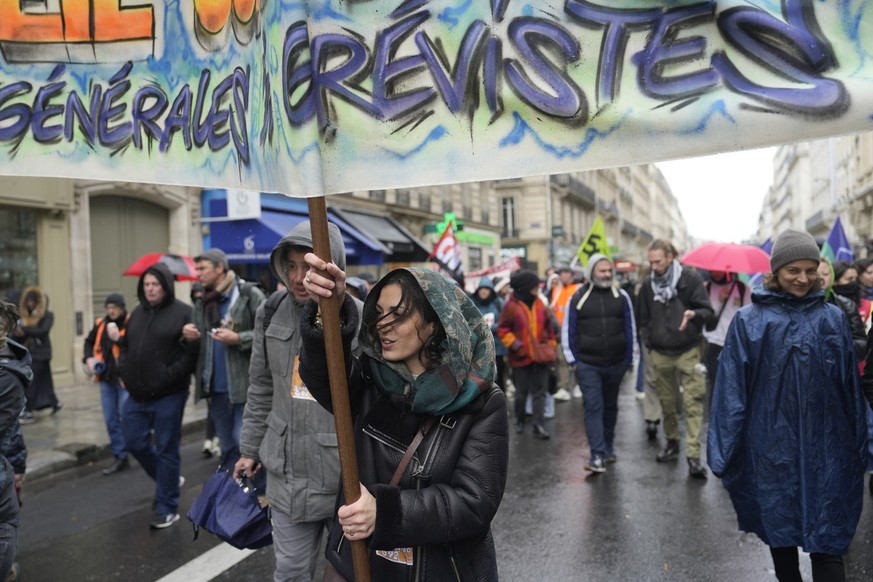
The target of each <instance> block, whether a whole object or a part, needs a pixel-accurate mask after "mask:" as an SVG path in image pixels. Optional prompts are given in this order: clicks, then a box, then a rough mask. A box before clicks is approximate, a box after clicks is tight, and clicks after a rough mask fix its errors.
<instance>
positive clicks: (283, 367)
mask: <svg viewBox="0 0 873 582" xmlns="http://www.w3.org/2000/svg"><path fill="white" fill-rule="evenodd" d="M264 335H265V336H266V339H267V360H268V361H269V362H270V371H271V372H273V373H274V374H277V375H279V376H282V377H287V376H288V373H289V370H290V369H291V359H292V357H293V354H292V353H291V337H292V336H293V335H294V328H293V327H290V326H287V325H282V324H281V323H276V322H270V327H268V328H267V331H266V332H265V334H264Z"/></svg>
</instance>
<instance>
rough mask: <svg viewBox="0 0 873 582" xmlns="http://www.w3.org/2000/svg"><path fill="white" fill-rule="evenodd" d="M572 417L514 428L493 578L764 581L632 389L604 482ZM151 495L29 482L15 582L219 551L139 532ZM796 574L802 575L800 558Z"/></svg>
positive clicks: (191, 445)
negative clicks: (657, 433)
mask: <svg viewBox="0 0 873 582" xmlns="http://www.w3.org/2000/svg"><path fill="white" fill-rule="evenodd" d="M581 419H582V403H581V401H580V400H573V401H571V402H566V403H559V404H558V405H557V416H556V418H555V419H554V420H550V421H548V426H547V428H548V429H549V430H551V431H552V439H551V440H550V441H540V440H536V439H534V438H533V437H532V435H531V432H530V429H529V428H528V430H527V432H526V433H525V434H524V435H515V434H514V433H513V434H512V437H511V458H510V474H509V478H508V484H507V489H506V495H505V497H504V500H503V503H502V505H501V508H500V511H499V513H498V516H497V518H496V520H495V522H494V524H493V530H494V536H495V541H496V544H497V552H498V560H499V567H500V574H501V580H504V581H520V582H527V581H538V582H550V581H559V580H584V581H590V582H598V581H622V580H640V581H661V580H664V581H668V580H669V581H701V582H703V581H710V580H711V581H738V580H739V581H758V580H761V581H768V580H775V577H774V576H773V573H772V566H771V562H770V557H769V553H768V551H767V548H766V547H765V546H764V545H763V544H762V543H761V542H760V541H758V539H757V538H756V537H755V536H752V535H745V534H741V533H740V532H738V531H737V529H736V517H735V515H734V512H733V508H732V507H731V504H730V500H729V499H728V496H727V493H726V492H725V491H724V489H723V487H722V486H721V484H720V483H719V481H718V480H717V479H715V478H713V477H712V476H710V479H709V480H708V481H706V482H702V481H696V480H691V479H689V478H688V477H687V467H686V466H685V464H684V461H681V462H679V463H673V464H666V465H662V464H658V463H656V462H655V460H654V457H655V454H656V453H657V450H658V445H657V443H650V442H648V441H647V440H646V438H645V435H644V423H643V420H642V406H641V404H640V403H639V402H638V401H636V400H635V399H634V397H633V395H632V394H631V393H627V394H622V396H621V400H620V413H619V426H618V430H617V439H616V454H617V455H618V462H617V463H616V464H615V465H610V466H609V470H608V472H607V473H605V474H603V475H596V476H595V475H591V474H590V473H587V472H586V471H584V469H583V464H584V460H585V456H586V455H587V451H586V450H585V436H584V427H583V424H582V420H581ZM182 466H183V473H184V474H185V476H186V478H187V484H186V486H185V487H184V488H183V491H182V507H183V508H184V509H185V510H187V508H188V507H189V506H190V504H191V502H192V501H193V499H194V497H196V495H197V493H198V492H199V491H200V487H201V484H202V483H203V482H204V481H205V480H206V479H207V478H208V476H209V475H210V474H211V473H212V471H213V470H214V466H215V464H214V463H213V462H212V461H207V460H204V459H202V458H201V457H200V451H199V441H197V442H194V441H193V440H191V441H190V442H187V443H185V444H184V446H183V464H182ZM152 489H153V486H152V483H151V481H150V480H149V479H148V477H146V476H145V474H144V473H143V472H142V471H141V470H140V469H138V468H136V469H133V470H130V471H127V472H125V473H123V474H121V475H116V476H112V477H103V476H101V475H100V474H99V467H97V466H87V467H80V468H78V469H76V470H73V471H70V472H67V473H64V474H60V475H56V476H53V477H51V478H48V479H45V480H42V481H39V482H36V483H33V484H29V486H28V488H27V489H26V490H25V498H24V501H25V505H24V507H23V509H22V525H21V533H20V541H19V561H20V563H21V566H22V579H23V580H24V581H25V582H38V581H51V582H54V581H61V580H63V581H68V580H69V581H78V580H95V581H105V580H120V581H143V582H152V581H155V580H159V579H160V578H162V577H163V576H165V575H167V574H168V573H170V572H173V571H174V570H176V569H177V568H180V567H181V566H183V565H184V564H186V563H188V562H190V561H191V560H194V559H196V558H197V557H198V556H200V555H201V554H203V553H204V552H206V551H207V550H210V549H211V548H213V547H214V546H216V545H218V543H219V542H218V540H217V539H216V538H214V537H213V536H211V535H210V534H208V533H205V532H202V533H201V535H200V538H199V539H198V540H197V541H192V530H191V528H190V524H189V523H188V522H187V520H186V519H185V518H184V517H183V519H182V521H181V522H180V523H178V524H176V525H175V526H173V527H172V528H170V529H168V530H163V531H158V532H153V531H150V530H149V529H148V521H149V517H150V504H151V498H152V497H151V496H152ZM228 552H230V553H233V552H235V550H232V549H230V550H228ZM846 564H847V573H848V579H849V580H858V581H868V580H871V579H873V498H871V497H870V496H865V507H864V514H863V515H862V518H861V523H860V525H859V527H858V532H857V534H856V536H855V540H854V542H853V544H852V547H851V549H850V552H849V555H848V556H847V557H846ZM272 567H273V556H272V550H271V549H270V548H265V549H263V550H260V551H258V552H256V553H254V554H253V555H251V556H249V557H247V558H246V559H244V560H243V561H241V562H240V563H239V564H237V565H236V566H233V567H230V568H228V569H226V570H225V571H224V572H223V573H221V574H215V575H213V576H212V579H214V580H221V581H228V582H229V581H242V582H246V581H265V582H266V581H269V580H272ZM801 567H802V571H803V572H804V577H805V579H807V580H811V575H810V570H809V559H808V557H806V556H802V557H801ZM186 579H187V580H190V581H194V580H197V578H186ZM201 579H204V580H206V579H209V578H201ZM319 579H320V578H319Z"/></svg>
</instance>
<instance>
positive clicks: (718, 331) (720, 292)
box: [703, 271, 752, 418]
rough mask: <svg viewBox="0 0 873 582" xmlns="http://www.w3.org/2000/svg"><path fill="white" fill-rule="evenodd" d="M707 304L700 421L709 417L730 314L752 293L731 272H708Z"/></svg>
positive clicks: (737, 309)
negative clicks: (709, 309)
mask: <svg viewBox="0 0 873 582" xmlns="http://www.w3.org/2000/svg"><path fill="white" fill-rule="evenodd" d="M706 291H707V292H708V293H709V302H710V303H712V308H713V309H714V310H715V319H714V320H713V321H710V322H709V323H708V324H707V325H706V326H705V328H704V330H703V337H704V339H706V350H705V351H704V354H703V362H704V364H706V408H705V410H704V418H706V417H708V416H709V408H710V405H711V404H712V387H713V386H715V376H716V373H717V372H718V355H719V354H720V353H721V350H722V349H723V348H724V338H725V336H726V335H727V330H728V327H730V325H731V321H733V319H734V315H736V314H737V311H739V310H740V308H741V307H742V306H743V305H749V304H750V303H751V302H752V290H751V289H749V287H748V286H747V285H746V284H745V283H743V282H742V281H740V280H739V279H738V278H737V275H736V274H735V273H725V272H724V271H709V281H707V282H706Z"/></svg>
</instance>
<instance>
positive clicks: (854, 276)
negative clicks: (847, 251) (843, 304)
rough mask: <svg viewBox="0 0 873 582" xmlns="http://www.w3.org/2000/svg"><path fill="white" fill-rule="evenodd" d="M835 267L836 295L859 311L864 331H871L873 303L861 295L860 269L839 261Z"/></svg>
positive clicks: (834, 287) (847, 262) (834, 286)
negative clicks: (849, 302)
mask: <svg viewBox="0 0 873 582" xmlns="http://www.w3.org/2000/svg"><path fill="white" fill-rule="evenodd" d="M833 267H834V269H833V270H834V285H833V289H834V293H836V294H837V295H841V296H843V297H845V298H847V299H851V300H852V303H854V304H855V307H857V309H858V314H859V315H860V316H861V322H862V323H863V324H864V330H865V331H866V330H869V329H870V314H871V311H873V301H870V300H869V299H866V298H864V296H863V295H862V293H861V284H860V283H859V282H858V269H857V268H855V264H854V263H850V262H849V261H837V262H836V263H834V265H833Z"/></svg>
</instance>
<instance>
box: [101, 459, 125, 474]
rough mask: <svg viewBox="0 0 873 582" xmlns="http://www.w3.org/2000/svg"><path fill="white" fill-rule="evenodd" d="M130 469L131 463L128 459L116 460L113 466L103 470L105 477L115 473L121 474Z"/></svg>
mask: <svg viewBox="0 0 873 582" xmlns="http://www.w3.org/2000/svg"><path fill="white" fill-rule="evenodd" d="M128 467H130V462H129V461H128V460H127V457H124V458H123V459H122V458H116V459H115V462H113V463H112V464H111V465H109V466H108V467H106V468H105V469H103V471H102V473H103V474H104V475H114V474H115V473H120V472H122V471H124V470H125V469H127V468H128Z"/></svg>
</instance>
